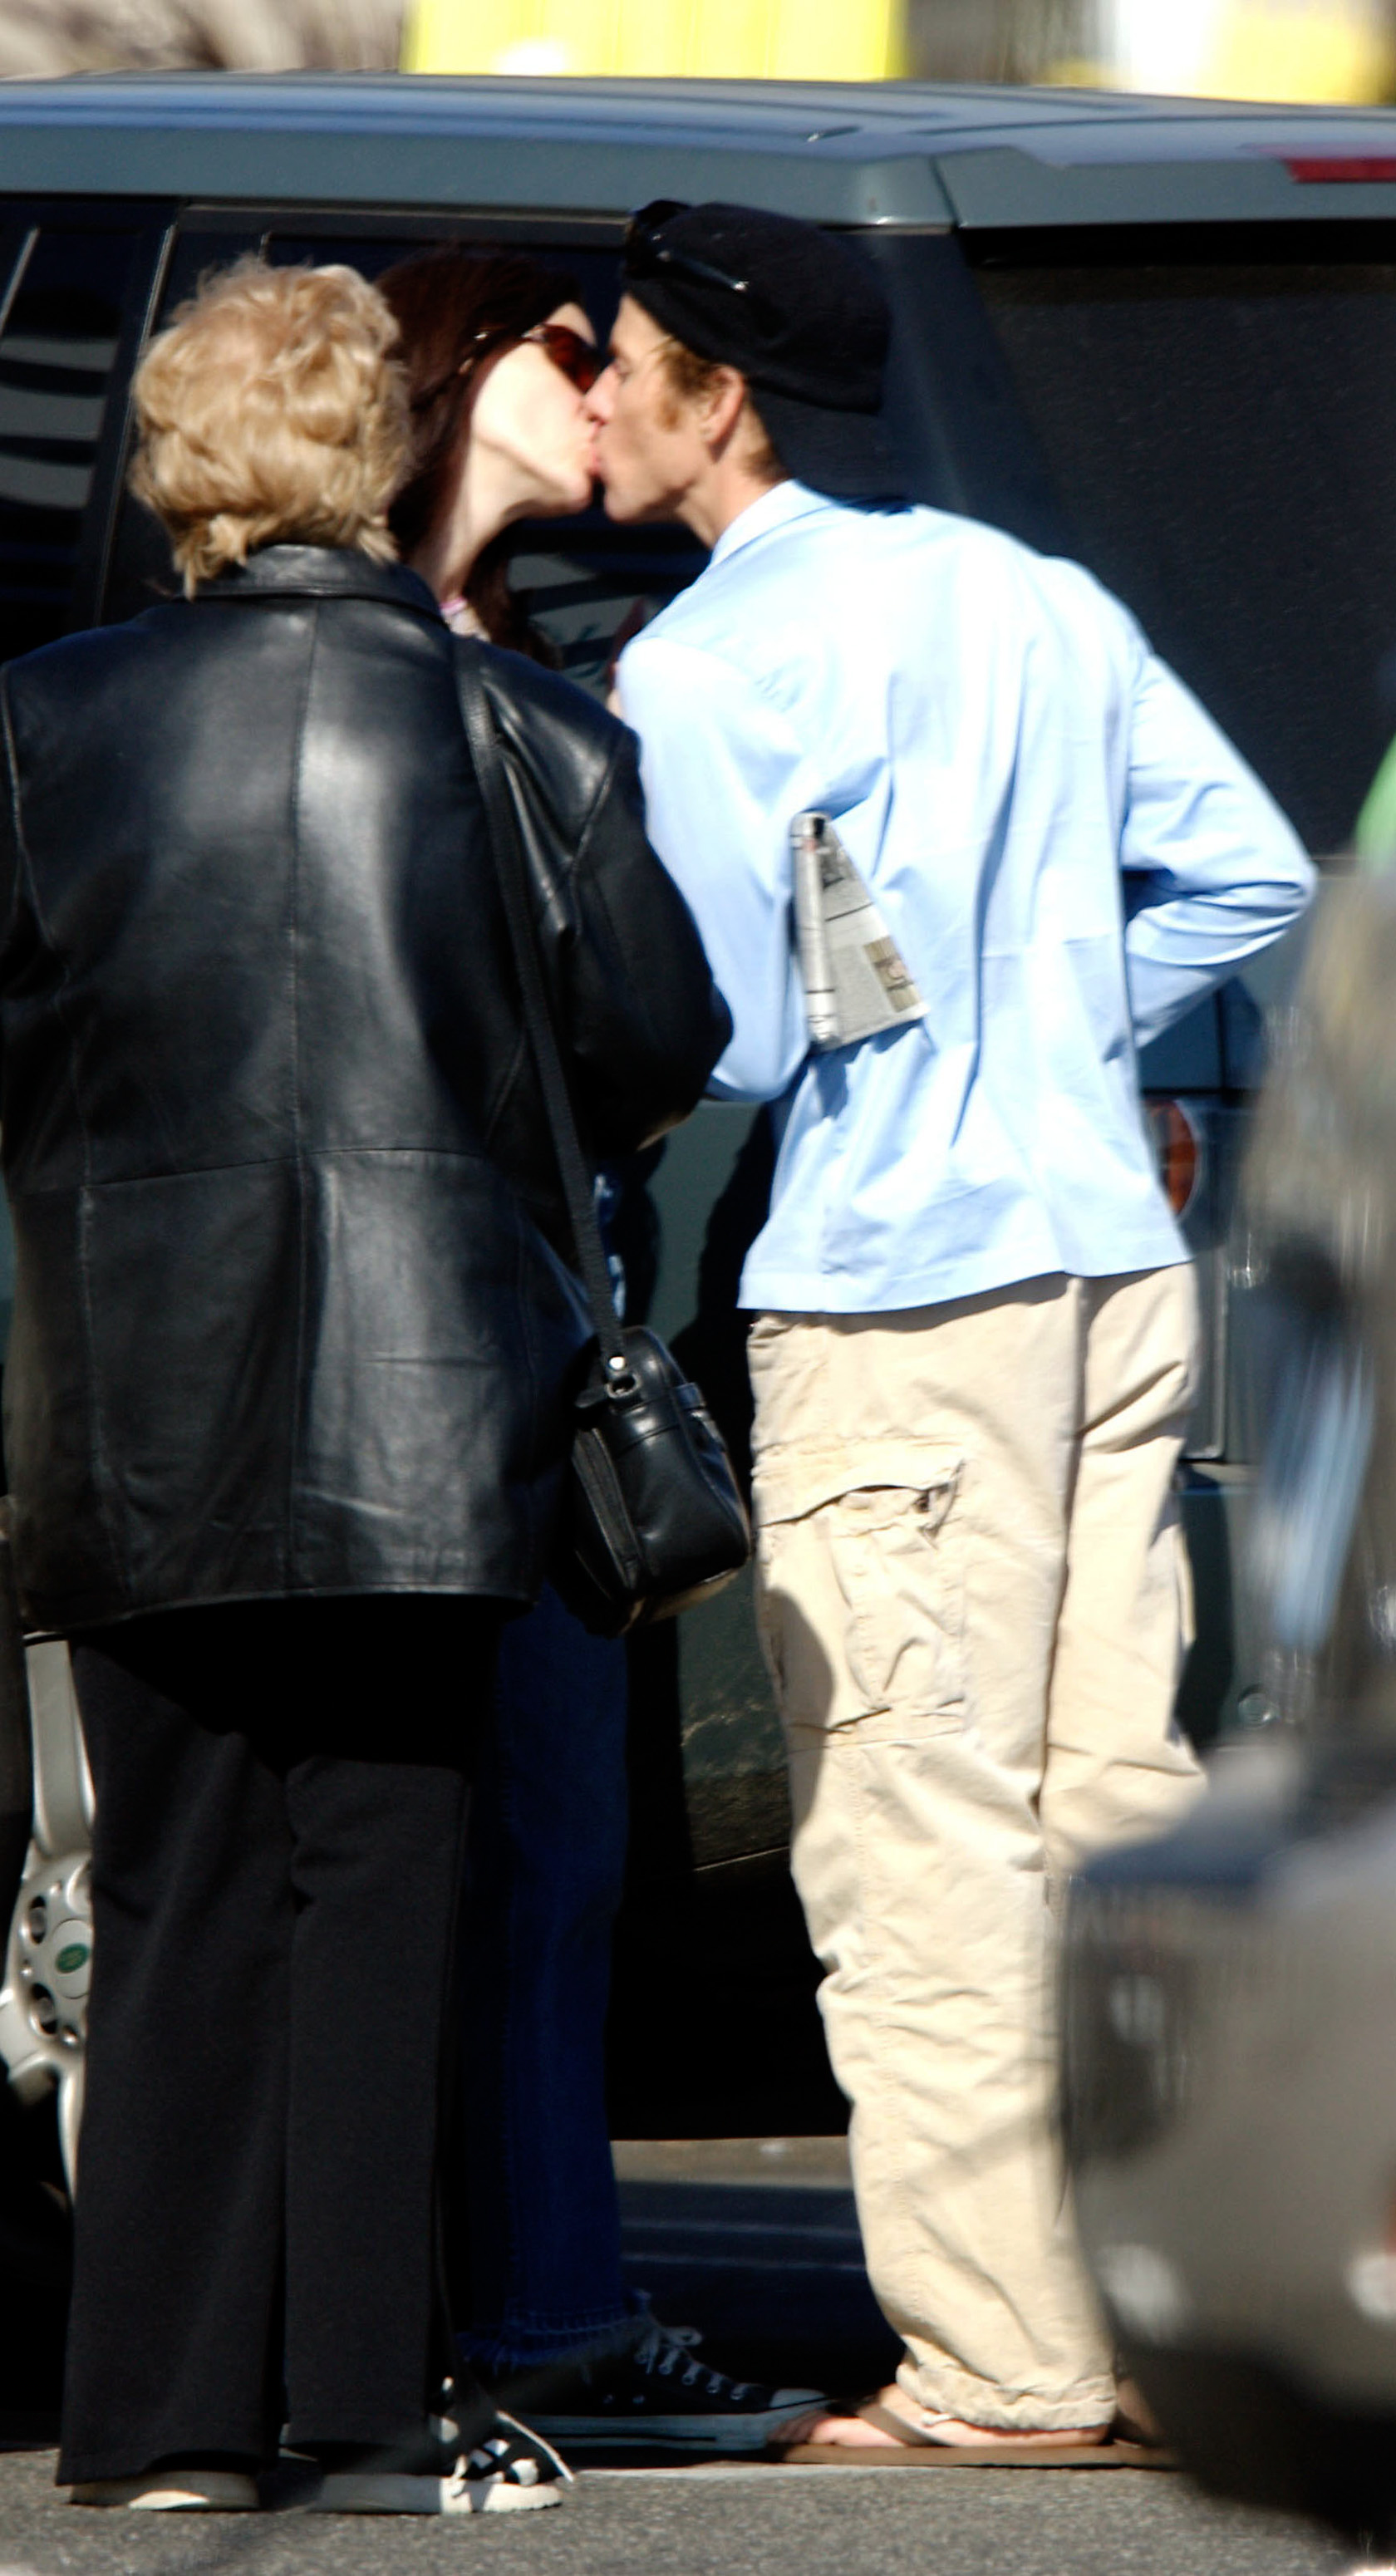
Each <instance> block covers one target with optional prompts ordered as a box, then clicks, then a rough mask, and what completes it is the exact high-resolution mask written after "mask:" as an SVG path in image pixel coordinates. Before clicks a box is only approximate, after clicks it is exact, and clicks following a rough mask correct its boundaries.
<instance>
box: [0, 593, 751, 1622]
mask: <svg viewBox="0 0 1396 2576" xmlns="http://www.w3.org/2000/svg"><path fill="white" fill-rule="evenodd" d="M473 649H476V648H473V647H469V646H460V645H458V644H457V643H456V642H455V640H454V639H453V637H452V636H451V635H450V634H449V632H448V631H447V629H446V627H445V626H444V625H443V624H442V622H441V619H440V617H439V616H438V614H437V612H436V607H435V603H434V601H433V600H432V597H431V594H430V592H429V591H428V590H427V589H426V588H425V586H424V585H423V584H422V583H421V582H420V581H418V579H417V578H416V576H415V575H414V574H412V573H410V572H406V571H404V570H402V569H400V568H399V567H397V566H392V567H387V568H384V567H380V566H376V565H374V564H372V563H370V562H369V561H368V560H367V559H366V558H365V557H363V556H361V555H358V554H350V553H336V552H332V551H330V550H327V549H322V548H318V547H299V546H273V547H269V548H268V549H267V550H266V551H265V552H264V553H262V554H259V555H257V556H255V557H254V558H253V559H252V561H251V562H250V563H249V564H248V565H247V567H246V568H245V569H244V570H241V571H238V572H234V573H231V574H229V575H227V576H225V577H223V578H221V579H219V580H218V581H217V582H215V583H213V584H211V585H210V586H209V587H208V588H207V589H206V590H204V591H203V592H201V594H200V595H199V597H198V598H197V599H196V600H194V601H193V602H191V603H185V602H179V603H171V604H169V605H165V606H161V607H158V608H153V609H150V610H147V611H146V613H145V614H144V615H143V616H140V617H137V618H135V619H133V620H132V622H131V623H130V624H129V625H126V626H117V627H108V628H105V629H102V630H100V631H97V632H95V633H91V634H85V635H76V636H72V637H69V638H68V639H66V640H65V641H64V642H62V643H59V644H54V645H50V646H49V647H47V648H46V649H45V650H44V651H42V652H39V653H35V654H31V655H30V656H28V657H27V658H26V659H25V660H23V661H21V662H16V663H13V664H11V665H10V667H9V669H8V670H7V671H6V672H5V674H4V675H3V683H0V699H3V715H4V731H5V758H6V764H7V772H8V782H7V783H8V793H7V794H6V796H5V798H4V812H3V816H0V921H3V925H4V926H3V931H2V932H0V1046H2V1047H3V1088H2V1090H0V1118H2V1119H3V1162H4V1172H5V1182H6V1187H7V1189H8V1192H9V1197H10V1205H11V1210H12V1213H13V1218H14V1228H15V1238H16V1244H17V1249H18V1275H17V1284H16V1305H15V1323H14V1332H13V1336H12V1340H11V1344H10V1357H9V1364H8V1366H7V1368H6V1371H5V1454H6V1464H7V1468H8V1474H9V1484H10V1491H11V1494H12V1496H13V1499H14V1514H15V1548H16V1563H17V1570H18V1573H19V1578H20V1585H21V1591H22V1593H23V1596H24V1599H25V1603H26V1607H27V1610H28V1613H29V1616H30V1618H31V1619H32V1620H34V1621H36V1622H38V1623H40V1624H42V1625H44V1626H49V1627H53V1628H56V1629H59V1630H62V1629H68V1628H73V1627H81V1626H83V1625H86V1624H89V1623H91V1622H93V1621H102V1620H108V1619H113V1618H121V1617H124V1616H126V1615H129V1614H130V1613H132V1612H138V1611H145V1610H151V1609H156V1608H162V1607H168V1606H173V1605H175V1604H177V1603H191V1602H209V1601H224V1600H239V1599H255V1598H264V1597H268V1596H276V1595H285V1594H298V1593H351V1592H392V1591H417V1590H421V1591H431V1592H464V1593H488V1594H494V1595H498V1596H501V1597H505V1598H511V1599H515V1600H526V1599H530V1598H532V1597H533V1595H534V1594H535V1593H536V1590H537V1587H538V1583H539V1581H540V1578H541V1572H542V1567H543V1562H544V1557H545V1553H546V1546H547V1542H548V1538H549V1535H550V1520H551V1511H552V1504H553V1499H554V1495H555V1491H556V1480H557V1474H558V1470H559V1467H560V1463H561V1458H562V1454H563V1450H564V1446H565V1407H564V1404H563V1402H562V1397H561V1390H562V1386H563V1381H564V1379H565V1377H566V1375H567V1373H568V1371H569V1369H570V1367H571V1365H572V1362H573V1360H574V1357H575V1354H576V1352H577V1350H578V1348H579V1346H580V1344H581V1343H582V1341H584V1340H585V1338H586V1333H587V1327H586V1323H585V1318H584V1315H583V1313H582V1310H581V1307H580V1305H579V1301H578V1297H577V1293H576V1290H575V1286H574V1283H573V1282H572V1280H571V1278H570V1276H569V1274H568V1272H567V1271H566V1269H565V1268H564V1266H563V1263H562V1261H561V1260H560V1259H559V1258H558V1254H559V1252H562V1253H566V1251H567V1249H568V1246H567V1239H566V1230H565V1221H564V1220H563V1218H562V1216H561V1212H560V1205H559V1198H558V1191H557V1185H556V1182H555V1177H554V1171H553V1163H552V1152H551V1147H550V1144H549V1140H548V1134H547V1129H546V1126H545V1124H544V1120H543V1115H542V1109H541V1103H540V1100H539V1097H538V1093H537V1089H536V1084H535V1079H534V1074H533V1067H532V1059H531V1056H530V1054H529V1051H528V1047H527V1043H526V1038H525V1034H524V1031H523V1027H522V1022H521V1017H520V1009H519V1002H518V996H517V988H516V982H515V976H514V971H513V966H512V961H511V958H510V953H509V947H508V939H507V934H506V931H505V927H504V920H503V914H502V910H501V906H500V903H499V900H498V896H497V893H496V888H495V883H494V878H493V873H492V866H491V860H490V856H489V850H488V844H487V841H486V837H485V830H484V822H483V815H482V810H481V804H480V797H479V791H478V789H477V786H476V783H475V777H474V772H473V770H472V768H471V765H470V761H469V757H468V754H467V751H466V745H465V738H464V733H463V729H462V725H461V719H460V713H459V708H458V704H457V700H456V694H455V683H454V673H453V665H452V656H453V654H455V653H458V652H460V651H470V650H473ZM482 660H483V663H484V665H485V669H486V674H487V685H488V688H489V692H490V697H491V701H492V704H493V707H494V709H495V713H496V717H497V721H498V724H499V728H500V732H501V736H502V738H503V741H504V745H505V749H506V755H508V756H509V757H510V759H511V762H512V764H513V766H514V767H515V769H516V770H517V769H518V766H519V764H522V763H524V762H526V763H527V766H528V770H529V772H530V774H531V779H532V782H533V784H532V787H531V789H530V793H529V798H528V806H529V812H528V825H527V838H528V843H529V856H530V863H531V866H532V869H533V873H534V878H535V885H536V890H537V895H538V908H539V918H540V926H541V930H542V936H543V940H544V947H545V953H546V957H547V960H548V967H549V973H550V976H551V979H552V984H553V990H554V995H555V999H556V1003H557V1008H558V1013H559V1019H560V1023H561V1025H562V1027H563V1029H564V1031H565V1032H566V1034H567V1037H568V1039H569V1041H570V1056H571V1063H572V1066H573V1069H574V1077H575V1084H576V1088H577V1092H578V1097H579V1101H580V1103H581V1106H582V1109H583V1112H584V1116H585V1118H586V1121H587V1124H588V1126H589V1129H590V1135H591V1141H592V1143H593V1145H594V1147H595V1150H596V1152H597V1153H598V1155H600V1154H605V1153H608V1152H612V1151H623V1150H626V1149H629V1148H632V1147H634V1146H637V1145H639V1144H641V1143H642V1142H644V1141H645V1140H646V1139H647V1138H649V1137H652V1136H654V1135H656V1134H657V1133H659V1132H660V1131H661V1130H662V1129H664V1128H665V1127H666V1126H669V1125H671V1124H672V1123H673V1122H674V1121H675V1120H676V1119H678V1118H681V1117H683V1116H684V1115H685V1114H686V1113H687V1111H689V1110H690V1109H691V1108H692V1107H693V1105H694V1103H695V1101H696V1100H697V1099H698V1097H699V1095H700V1093H701V1091H702V1088H703V1085H704V1082H705V1080H706V1077H707V1075H708V1073H709V1071H710V1070H711V1067H712V1065H713V1063H714V1062H715V1060H716V1058H717V1056H718V1054H719V1053H720V1051H721V1049H722V1047H723V1045H724V1044H725V1042H726V1038H727V1034H728V1026H729V1024H728V1019H727V1014H726V1011H725V1009H724V1007H723V1004H722V1001H721V997H720V996H719V995H718V993H717V991H716V989H715V987H714V985H713V983H712V979H711V976H710V974H709V972H708V967H707V961H706V959H705V957H704V954H703V950H702V947H701V945H700V943H699V940H698V935H697V932H696V930H695V929H694V926H693V921H692V918H691V916H690V914H689V912H688V910H687V907H686V906H685V904H684V902H683V899H682V897H681V896H680V895H679V893H678V891H677V889H676V888H675V886H674V885H673V883H672V882H671V880H670V878H669V877H668V876H667V875H666V874H665V872H664V870H663V868H662V867H661V866H660V864H659V861H658V860H657V859H656V858H655V856H654V854H653V852H652V851H651V849H650V848H649V845H648V843H647V841H646V839H645V833H644V821H643V812H642V807H641V801H640V792H639V786H638V779H637V771H636V760H635V745H634V741H633V738H632V737H631V736H630V735H629V734H628V733H627V732H626V731H625V729H624V728H623V727H622V726H620V725H618V724H615V723H614V722H613V721H612V720H611V718H610V717H609V716H607V715H604V714H603V713H602V712H601V711H600V710H599V709H598V708H596V707H595V706H593V705H592V704H591V702H590V701H589V700H587V699H585V698H583V697H582V696H581V695H580V693H579V692H578V691H576V690H575V689H572V688H570V687H569V686H568V685H567V683H566V682H564V681H561V680H555V679H553V678H552V677H551V676H550V675H548V674H547V673H545V672H542V671H540V670H538V669H536V668H535V667H534V665H533V664H531V663H528V662H524V661H520V660H519V659H517V658H516V657H515V656H514V655H512V654H504V653H498V654H493V653H486V654H484V655H483V656H482Z"/></svg>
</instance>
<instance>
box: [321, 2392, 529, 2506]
mask: <svg viewBox="0 0 1396 2576" xmlns="http://www.w3.org/2000/svg"><path fill="white" fill-rule="evenodd" d="M441 2429H442V2431H443V2432H446V2433H450V2432H453V2431H454V2429H455V2428H454V2426H444V2425H443V2427H442V2428H441ZM574 2483H575V2481H574V2479H573V2476H572V2472H571V2470H570V2469H569V2468H568V2466H567V2463H566V2461H565V2460H560V2459H559V2458H558V2456H557V2453H556V2451H554V2450H553V2448H552V2447H551V2445H550V2444H549V2443H548V2442H546V2441H544V2440H542V2439H540V2437H539V2436H538V2435H537V2434H536V2433H534V2432H533V2431H532V2430H531V2429H530V2427H529V2426H528V2425H526V2424H519V2423H516V2422H515V2420H514V2418H513V2416H512V2415H506V2414H504V2413H503V2412H502V2411H501V2412H500V2413H498V2414H496V2415H495V2417H494V2419H493V2421H492V2422H491V2423H490V2424H489V2425H488V2426H487V2427H486V2429H485V2430H484V2432H482V2433H481V2434H480V2436H479V2438H478V2440H477V2441H476V2442H475V2444H474V2447H473V2448H472V2449H471V2450H469V2451H461V2452H459V2453H458V2454H457V2456H456V2457H455V2458H454V2459H450V2460H443V2461H442V2463H441V2465H440V2467H439V2468H438V2469H435V2470H431V2469H426V2468H423V2469H415V2468H413V2469H396V2468H385V2467H382V2466H380V2465H378V2464H377V2463H372V2462H365V2463H364V2464H363V2465H362V2466H356V2465H348V2466H344V2467H338V2468H334V2469H327V2470H326V2471H325V2473H324V2475H323V2476H322V2477H321V2479H320V2480H319V2483H318V2485H317V2486H316V2487H315V2489H314V2491H313V2493H311V2494H310V2495H309V2496H307V2497H306V2499H305V2502H304V2508H303V2509H304V2510H305V2511H307V2512H309V2513H432V2514H436V2513H449V2514H455V2513H539V2512H541V2511H542V2510H543V2508H544V2507H545V2506H547V2505H552V2504H561V2502H562V2494H563V2489H564V2487H570V2486H572V2485H573V2484H574Z"/></svg>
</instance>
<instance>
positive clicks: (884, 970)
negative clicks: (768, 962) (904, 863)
mask: <svg viewBox="0 0 1396 2576" xmlns="http://www.w3.org/2000/svg"><path fill="white" fill-rule="evenodd" d="M790 846H791V852H792V855H793V859H794V875H795V940H796V945H797V947H798V949H799V955H800V972H801V975H802V977H803V980H804V987H805V1009H806V1012H807V1014H808V1017H809V1033H810V1043H811V1045H812V1046H815V1047H818V1048H820V1049H821V1050H823V1049H826V1048H829V1047H843V1046H854V1045H856V1044H857V1042H858V1040H859V1039H860V1038H871V1037H876V1036H878V1035H879V1033H880V1032H881V1031H882V1030H883V1029H904V1028H906V1027H908V1026H909V1025H910V1023H911V1022H912V1021H913V1020H924V1018H925V1016H926V1005H925V1003H924V1002H923V1001H922V999H921V996H920V994H919V992H918V991H917V989H916V986H915V984H914V983H913V981H912V978H911V975H910V972H909V970H908V968H907V965H906V961H905V959H904V958H903V956H902V953H901V950H900V949H899V948H898V946H897V943H896V941H895V940H894V939H893V937H892V935H891V932H890V931H889V930H888V927H887V924H886V922H885V921H884V920H883V917H882V914H881V913H880V912H879V910H878V908H877V905H876V904H875V903H874V901H873V899H872V896H871V895H870V894H869V892H868V889H867V887H866V885H865V884H864V882H863V879H862V878H861V876H860V875H859V873H858V870H857V869H856V867H855V866H854V864H853V861H852V860H851V858H850V857H849V855H848V852H847V850H846V849H845V848H844V846H843V843H842V841H841V840H840V839H839V836H838V834H837V832H836V831H835V830H834V827H833V825H832V823H831V822H830V820H829V817H828V815H827V814H812V813H811V814H797V815H796V817H795V819H794V822H793V823H792V824H791V826H790Z"/></svg>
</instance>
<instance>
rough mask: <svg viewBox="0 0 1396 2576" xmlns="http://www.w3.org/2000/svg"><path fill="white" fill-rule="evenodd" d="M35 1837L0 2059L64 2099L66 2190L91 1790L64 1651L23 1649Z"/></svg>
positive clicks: (56, 1644) (53, 1641)
mask: <svg viewBox="0 0 1396 2576" xmlns="http://www.w3.org/2000/svg"><path fill="white" fill-rule="evenodd" d="M25 1664H26V1668H27V1676H28V1684H29V1706H30V1716H31V1731H32V1738H33V1748H34V1817H33V1839H32V1841H31V1843H30V1846H29V1856H28V1858H27V1860H26V1862H25V1866H24V1876H23V1878H22V1879H21V1881H20V1888H19V1895H18V1899H17V1901H16V1904H15V1909H14V1914H13V1916H12V1918H11V1922H10V1931H9V1940H8V1943H7V1945H6V1952H5V1974H4V1983H3V1985H0V2061H3V2063H4V2065H5V2067H6V2068H7V2070H8V2073H9V2079H10V2082H11V2084H12V2085H13V2086H14V2089H15V2091H16V2093H18V2095H19V2096H20V2099H21V2100H22V2101H25V2102H32V2101H36V2100H37V2099H38V2098H39V2096H40V2095H41V2094H43V2093H44V2092H46V2091H47V2090H48V2089H49V2087H50V2086H56V2088H57V2092H58V2132H59V2140H60V2144H61V2146H62V2151H63V2165H64V2170H65V2172H66V2174H67V2177H68V2187H69V2189H70V2190H72V2188H73V2187H74V2184H75V2181H76V2176H77V2146H78V2131H79V2128H80V2127H81V2124H82V2101H83V2074H84V2066H85V2054H86V2045H87V1994H88V1985H89V1981H90V1977H91V1967H92V1896H91V1838H92V1782H91V1777H90V1775H89V1772H88V1768H87V1756H86V1752H85V1750H84V1746H83V1740H82V1723H81V1720H80V1718H79V1716H78V1705H77V1697H76V1694H75V1692H74V1690H73V1677H72V1667H71V1665H70V1663H69V1659H68V1649H67V1647H66V1645H64V1644H63V1643H62V1641H61V1640H60V1639H57V1638H45V1639H43V1640H42V1641H41V1642H40V1643H39V1644H37V1645H31V1646H30V1647H28V1648H27V1650H26V1654H25Z"/></svg>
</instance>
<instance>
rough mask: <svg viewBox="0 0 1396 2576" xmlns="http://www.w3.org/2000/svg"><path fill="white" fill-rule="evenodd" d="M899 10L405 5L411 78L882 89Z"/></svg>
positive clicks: (893, 57)
mask: <svg viewBox="0 0 1396 2576" xmlns="http://www.w3.org/2000/svg"><path fill="white" fill-rule="evenodd" d="M901 20H902V7H901V0H412V5H411V6H410V7H409V10H408V16H407V32H406V36H405V39H404V44H403V56H402V65H403V69H404V71H410V72H513V71H520V72H593V73H596V72H628V73H644V72H649V73H659V74H668V75H671V76H672V75H687V76H688V77H690V78H701V77H703V76H707V77H708V78H712V79H723V78H727V79H752V80H762V79H765V80H781V79H784V80H885V79H887V78H889V77H895V75H896V74H897V73H898V72H899V71H900V70H901V68H902V45H901V32H900V31H901Z"/></svg>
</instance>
